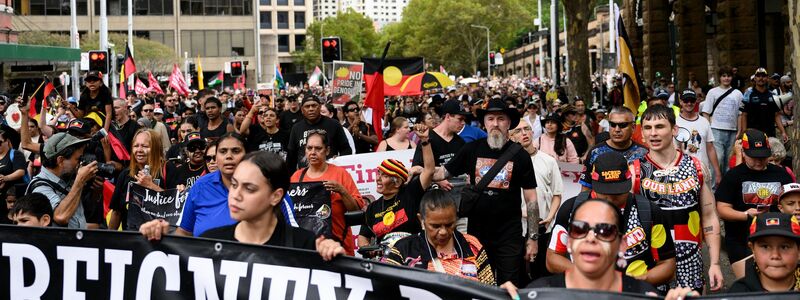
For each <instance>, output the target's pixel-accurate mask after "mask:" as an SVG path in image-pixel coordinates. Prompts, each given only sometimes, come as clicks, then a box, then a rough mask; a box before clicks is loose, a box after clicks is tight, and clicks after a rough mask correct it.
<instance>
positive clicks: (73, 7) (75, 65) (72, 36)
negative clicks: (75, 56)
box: [69, 0, 80, 99]
mask: <svg viewBox="0 0 800 300" xmlns="http://www.w3.org/2000/svg"><path fill="white" fill-rule="evenodd" d="M76 2H77V1H76V0H70V1H69V7H70V9H69V15H70V25H69V47H70V48H73V49H79V48H80V45H79V43H80V41H79V40H78V5H77V4H76ZM79 66H80V62H77V61H76V62H72V70H71V71H70V73H72V74H71V75H72V81H71V82H72V97H75V99H78V98H79V96H78V95H79V93H80V89H79V88H78V86H80V80H79V79H78V76H79V75H78V69H79Z"/></svg>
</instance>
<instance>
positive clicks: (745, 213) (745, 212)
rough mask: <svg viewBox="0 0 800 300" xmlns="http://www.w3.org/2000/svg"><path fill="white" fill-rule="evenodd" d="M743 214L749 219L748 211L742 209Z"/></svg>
mask: <svg viewBox="0 0 800 300" xmlns="http://www.w3.org/2000/svg"><path fill="white" fill-rule="evenodd" d="M744 215H745V218H746V219H747V220H749V219H750V214H749V213H747V211H746V210H745V211H744Z"/></svg>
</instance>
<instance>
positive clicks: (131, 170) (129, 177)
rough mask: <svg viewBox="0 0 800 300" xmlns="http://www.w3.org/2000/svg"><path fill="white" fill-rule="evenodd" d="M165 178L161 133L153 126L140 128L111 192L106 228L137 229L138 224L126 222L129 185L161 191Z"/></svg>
mask: <svg viewBox="0 0 800 300" xmlns="http://www.w3.org/2000/svg"><path fill="white" fill-rule="evenodd" d="M165 178H168V177H167V168H166V161H165V159H164V147H163V146H162V144H161V136H160V135H159V134H158V132H156V131H155V130H153V129H149V128H143V129H139V131H137V132H136V134H135V135H134V136H133V143H132V144H131V162H130V165H129V166H128V167H127V168H125V169H124V170H122V172H121V173H120V174H119V176H118V177H117V181H116V188H115V189H114V194H113V195H112V196H111V203H110V204H109V206H108V208H109V209H110V210H111V212H110V213H111V217H110V219H109V221H108V228H111V229H117V228H120V225H122V229H123V230H127V229H131V230H136V229H138V225H141V224H134V225H135V226H133V227H130V228H129V226H128V205H127V204H128V203H127V199H128V185H129V184H131V183H135V184H138V185H140V186H142V187H144V188H146V189H150V190H154V191H159V192H160V191H163V190H164V189H165V187H166V180H165ZM143 221H144V220H143Z"/></svg>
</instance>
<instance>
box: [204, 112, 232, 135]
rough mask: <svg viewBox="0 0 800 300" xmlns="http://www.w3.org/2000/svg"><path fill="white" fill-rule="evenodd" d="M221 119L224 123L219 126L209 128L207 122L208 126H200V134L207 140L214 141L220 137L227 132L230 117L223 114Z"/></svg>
mask: <svg viewBox="0 0 800 300" xmlns="http://www.w3.org/2000/svg"><path fill="white" fill-rule="evenodd" d="M220 119H222V123H220V124H219V126H217V128H214V129H209V128H208V126H209V124H206V126H203V127H202V128H200V136H201V137H202V138H204V139H206V141H214V140H217V139H219V137H221V136H222V135H223V134H225V133H227V132H228V119H226V118H224V117H222V116H220Z"/></svg>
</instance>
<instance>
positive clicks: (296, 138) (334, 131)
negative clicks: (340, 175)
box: [286, 95, 353, 170]
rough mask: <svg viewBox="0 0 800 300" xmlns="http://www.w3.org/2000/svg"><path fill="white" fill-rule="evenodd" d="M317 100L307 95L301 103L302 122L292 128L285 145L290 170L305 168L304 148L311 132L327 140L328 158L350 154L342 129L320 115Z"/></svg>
mask: <svg viewBox="0 0 800 300" xmlns="http://www.w3.org/2000/svg"><path fill="white" fill-rule="evenodd" d="M321 105H322V104H321V103H320V100H319V98H317V97H316V96H314V95H308V96H306V97H304V98H303V102H302V103H301V105H300V106H301V107H302V111H303V120H301V121H299V122H297V124H295V125H294V126H292V131H291V132H290V133H289V144H288V145H287V156H286V162H287V163H288V164H289V168H290V169H291V170H295V169H298V168H303V167H306V165H307V162H306V160H305V156H306V153H305V146H306V139H307V138H308V135H309V134H310V133H312V132H323V133H325V136H326V137H327V139H328V145H329V147H330V152H329V153H328V158H331V157H335V156H341V155H349V154H352V153H353V152H352V149H350V145H349V144H348V143H347V138H345V133H344V127H342V125H340V124H339V122H337V121H335V120H333V119H331V118H328V117H325V116H323V115H321V114H320V106H321Z"/></svg>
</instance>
